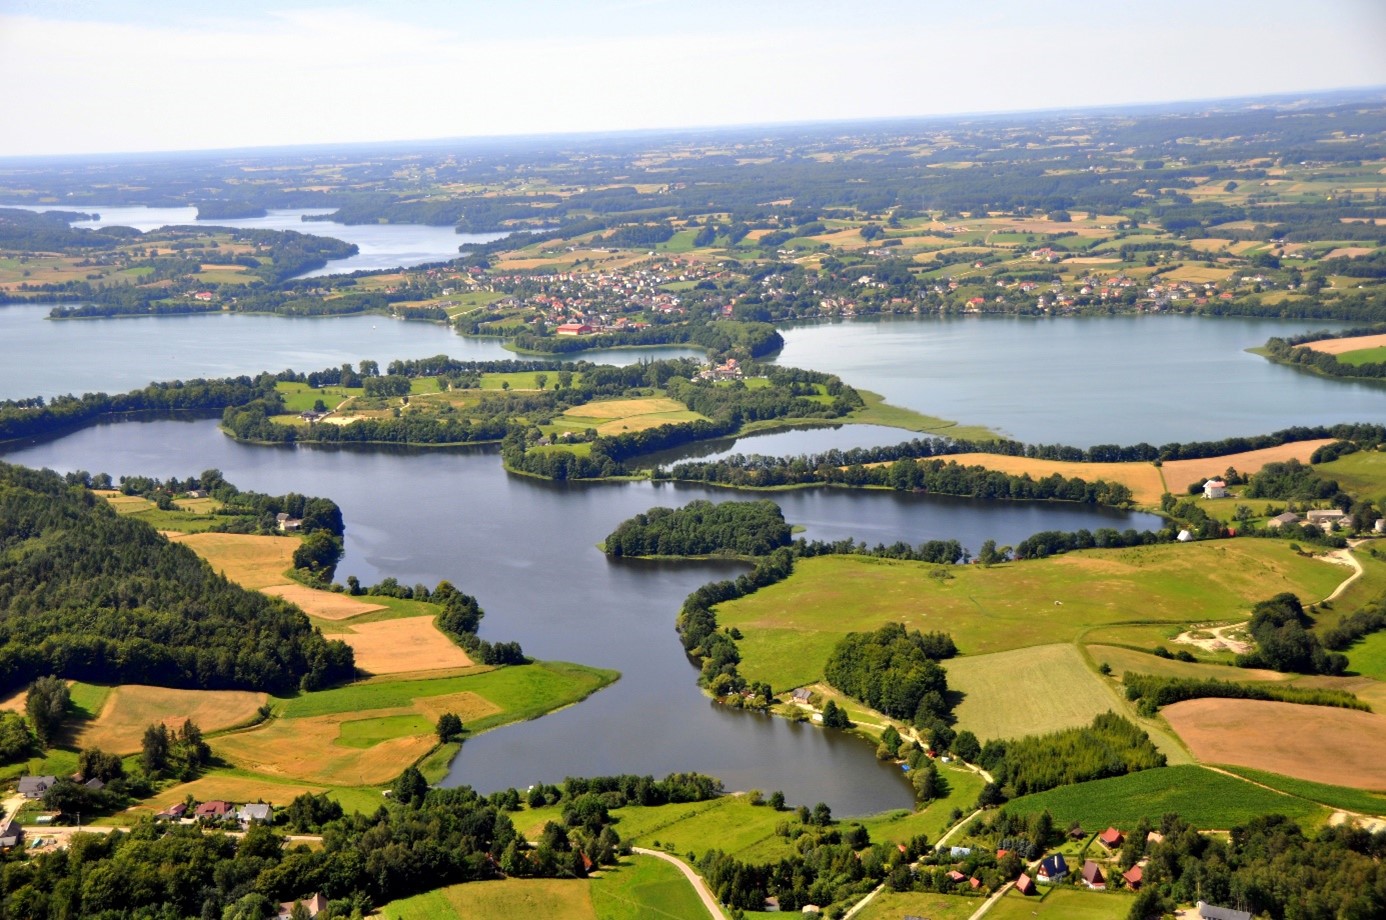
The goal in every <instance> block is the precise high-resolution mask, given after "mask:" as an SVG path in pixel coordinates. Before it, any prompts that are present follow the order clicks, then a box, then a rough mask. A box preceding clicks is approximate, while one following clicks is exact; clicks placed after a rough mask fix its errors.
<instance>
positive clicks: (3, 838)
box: [0, 818, 24, 847]
mask: <svg viewBox="0 0 1386 920" xmlns="http://www.w3.org/2000/svg"><path fill="white" fill-rule="evenodd" d="M23 836H24V829H23V828H22V827H20V826H19V822H18V821H16V820H15V819H14V818H7V819H5V820H4V821H3V822H0V847H12V846H16V845H18V844H19V840H20V838H21V837H23Z"/></svg>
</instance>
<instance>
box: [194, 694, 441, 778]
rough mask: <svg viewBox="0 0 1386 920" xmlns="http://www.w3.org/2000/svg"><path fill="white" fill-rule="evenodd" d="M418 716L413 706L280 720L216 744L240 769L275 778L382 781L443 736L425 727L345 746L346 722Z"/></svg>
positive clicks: (214, 743)
mask: <svg viewBox="0 0 1386 920" xmlns="http://www.w3.org/2000/svg"><path fill="white" fill-rule="evenodd" d="M417 715H418V713H416V712H415V710H414V709H413V708H412V707H400V708H399V709H397V710H395V709H390V710H385V709H378V710H371V711H367V712H343V713H337V714H335V715H327V716H309V717H307V718H302V719H275V720H274V721H272V722H270V723H269V724H267V725H265V726H263V727H261V728H256V729H255V730H253V731H246V732H236V733H233V734H230V735H225V736H223V737H221V738H217V739H214V741H213V743H212V747H213V749H214V750H215V751H216V753H217V754H218V755H219V756H221V757H224V758H225V759H226V760H228V761H230V762H231V763H233V764H234V765H236V766H237V767H240V768H242V769H246V770H252V771H254V772H256V773H263V774H265V775H267V776H270V777H281V776H282V777H285V778H288V779H295V780H303V781H305V782H310V783H322V784H324V785H329V786H365V785H378V784H384V783H388V782H390V781H391V780H393V779H394V778H395V777H396V776H399V771H400V770H402V769H403V768H404V767H405V765H407V764H411V763H413V762H414V761H416V760H418V759H419V758H420V757H422V756H424V755H425V754H427V753H428V752H429V751H430V750H432V749H433V746H434V745H435V744H437V743H438V739H437V738H436V737H435V736H434V735H433V733H432V732H431V731H424V732H421V733H419V734H413V735H404V736H400V737H393V738H385V739H383V740H379V741H378V742H377V743H375V744H371V745H369V746H367V745H361V744H358V745H345V744H341V743H340V740H339V739H341V737H342V734H343V723H346V722H358V723H359V722H366V721H374V720H377V719H388V718H391V717H394V716H416V717H417ZM387 724H388V723H387ZM358 727H359V726H358Z"/></svg>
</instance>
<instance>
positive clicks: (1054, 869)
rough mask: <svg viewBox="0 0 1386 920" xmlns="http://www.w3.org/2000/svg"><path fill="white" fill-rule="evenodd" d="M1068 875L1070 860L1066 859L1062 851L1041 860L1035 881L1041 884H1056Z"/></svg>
mask: <svg viewBox="0 0 1386 920" xmlns="http://www.w3.org/2000/svg"><path fill="white" fill-rule="evenodd" d="M1066 875H1068V860H1066V859H1064V855H1063V854H1062V853H1055V854H1053V855H1051V856H1046V857H1044V859H1042V860H1040V864H1039V871H1038V872H1036V873H1035V881H1037V882H1039V883H1040V884H1041V885H1054V884H1057V883H1058V882H1061V881H1063V880H1064V876H1066Z"/></svg>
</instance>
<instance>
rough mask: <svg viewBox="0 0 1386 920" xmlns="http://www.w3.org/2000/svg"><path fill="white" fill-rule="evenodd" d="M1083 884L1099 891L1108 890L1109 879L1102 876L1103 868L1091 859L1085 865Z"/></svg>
mask: <svg viewBox="0 0 1386 920" xmlns="http://www.w3.org/2000/svg"><path fill="white" fill-rule="evenodd" d="M1083 884H1084V885H1087V886H1088V887H1089V888H1095V889H1097V890H1099V891H1106V890H1107V877H1106V876H1105V875H1103V874H1102V867H1101V866H1099V865H1098V864H1097V863H1095V862H1093V861H1092V860H1091V859H1089V860H1087V861H1085V862H1084V863H1083Z"/></svg>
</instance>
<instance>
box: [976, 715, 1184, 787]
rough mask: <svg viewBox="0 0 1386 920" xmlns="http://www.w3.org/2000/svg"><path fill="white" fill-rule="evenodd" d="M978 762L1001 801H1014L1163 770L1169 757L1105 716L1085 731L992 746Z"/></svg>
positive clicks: (1125, 724) (1120, 720)
mask: <svg viewBox="0 0 1386 920" xmlns="http://www.w3.org/2000/svg"><path fill="white" fill-rule="evenodd" d="M977 763H978V765H980V766H981V767H982V768H983V769H985V770H988V771H990V772H991V774H992V776H994V777H995V779H996V782H995V787H996V789H997V790H998V791H999V794H1000V795H1001V797H1003V798H1005V799H1012V798H1015V797H1016V796H1021V795H1029V794H1030V793H1032V792H1043V791H1044V790H1046V789H1053V788H1054V787H1055V786H1065V785H1068V784H1070V783H1082V782H1086V781H1088V780H1091V779H1103V778H1104V777H1108V776H1123V775H1125V774H1127V773H1134V772H1136V771H1138V770H1149V769H1152V768H1154V767H1163V766H1164V765H1165V755H1164V754H1161V753H1160V752H1159V751H1158V750H1156V748H1155V745H1154V744H1153V743H1151V741H1150V738H1149V737H1148V736H1147V735H1146V733H1145V732H1143V731H1141V730H1140V728H1138V727H1137V726H1136V725H1135V724H1134V723H1132V722H1130V721H1129V720H1127V719H1125V718H1123V717H1121V716H1119V715H1117V714H1116V713H1113V712H1107V713H1103V714H1102V715H1100V716H1097V717H1096V718H1094V719H1093V720H1092V724H1091V725H1089V726H1087V727H1086V728H1069V729H1064V730H1062V731H1057V732H1050V733H1049V734H1046V735H1028V736H1026V737H1024V738H1017V739H1014V740H1011V741H999V740H992V741H988V742H987V743H986V744H985V745H983V746H982V751H981V754H980V755H979V756H978V758H977Z"/></svg>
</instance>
